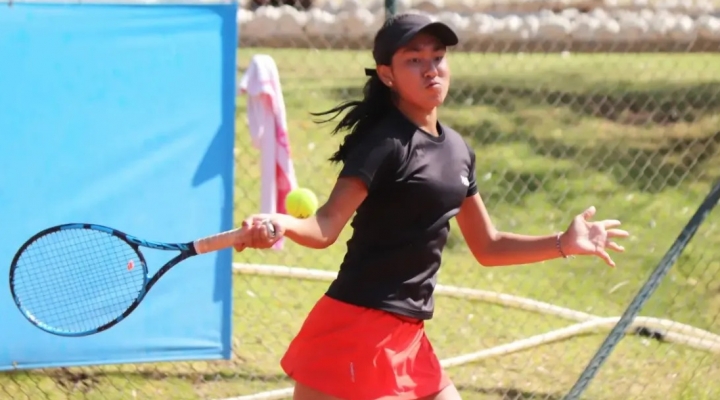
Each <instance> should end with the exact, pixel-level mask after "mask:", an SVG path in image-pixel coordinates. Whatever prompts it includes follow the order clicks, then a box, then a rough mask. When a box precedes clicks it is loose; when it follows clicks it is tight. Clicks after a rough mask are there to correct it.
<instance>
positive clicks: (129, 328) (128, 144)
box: [0, 4, 237, 370]
mask: <svg viewBox="0 0 720 400" xmlns="http://www.w3.org/2000/svg"><path fill="white" fill-rule="evenodd" d="M236 12H237V6H236V5H235V4H228V5H187V6H183V5H174V6H167V5H142V6H134V5H80V4H76V5H62V4H14V5H12V7H8V6H2V7H0V224H1V225H2V229H1V230H0V276H4V277H6V278H4V279H5V282H6V283H5V284H3V285H0V370H2V369H14V368H37V367H46V366H74V365H91V364H109V363H121V362H148V361H168V360H185V359H218V358H229V357H230V354H231V341H230V332H231V327H230V321H231V251H230V250H226V251H222V252H218V253H214V254H209V255H203V256H198V257H194V258H192V259H190V260H187V261H185V262H183V263H181V264H179V265H177V266H176V267H175V268H174V269H173V270H171V271H170V272H169V273H168V274H167V275H165V276H164V277H163V278H162V279H161V280H160V281H159V282H158V284H157V285H155V287H154V288H153V289H152V290H151V291H150V293H148V296H147V297H146V298H145V300H144V301H143V302H142V303H141V304H140V306H139V307H138V309H137V310H136V311H135V312H134V313H133V314H131V315H130V316H129V317H128V318H127V319H126V320H124V321H123V322H121V323H120V324H119V325H117V326H116V327H114V328H111V329H110V330H108V331H105V332H102V333H100V334H97V335H93V336H87V337H81V338H63V337H58V336H54V335H51V334H48V333H45V332H44V331H41V330H39V329H37V328H35V327H34V326H33V325H32V324H30V323H29V322H28V321H27V320H25V318H24V317H23V316H22V315H21V314H20V312H19V311H18V310H17V309H16V308H15V305H14V303H13V300H12V298H11V295H10V291H9V287H8V284H7V276H8V271H9V267H10V263H11V260H12V258H13V256H14V254H15V252H16V251H17V249H18V248H19V247H20V246H21V245H22V243H23V242H24V241H26V240H27V239H28V238H30V236H32V235H33V234H34V233H36V232H38V231H40V230H42V229H44V228H47V227H50V226H54V225H57V224H62V223H69V222H91V223H97V224H102V225H107V226H111V227H113V228H116V229H119V230H121V231H124V232H127V233H129V234H132V235H135V236H139V237H141V238H143V239H148V240H155V241H161V242H186V241H190V240H193V239H196V238H198V237H201V236H204V235H209V234H213V233H217V232H220V231H223V230H227V229H230V228H232V195H233V194H232V188H233V151H232V150H233V145H234V140H233V139H234V107H235V104H234V103H235V89H234V88H235V51H236V44H237V25H236V20H235V18H236ZM143 252H144V253H145V254H146V256H147V258H148V267H149V269H150V274H151V275H152V274H153V273H154V272H155V271H156V270H157V269H158V268H159V267H160V266H162V264H163V263H164V262H165V261H167V260H168V259H170V258H171V257H173V256H174V255H175V253H168V252H162V251H156V250H143Z"/></svg>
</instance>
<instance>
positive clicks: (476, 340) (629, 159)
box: [0, 49, 720, 400]
mask: <svg viewBox="0 0 720 400" xmlns="http://www.w3.org/2000/svg"><path fill="white" fill-rule="evenodd" d="M254 53H267V54H270V55H272V56H273V57H274V58H275V60H276V62H277V63H278V66H279V68H280V74H281V77H282V84H283V89H284V94H285V101H286V106H287V111H288V122H289V127H290V135H291V146H292V151H293V159H294V162H295V168H296V171H297V175H298V179H299V182H300V184H301V185H302V186H306V187H309V188H311V189H312V190H314V191H315V192H316V193H317V194H318V196H319V197H320V199H321V200H323V199H325V198H326V196H327V195H328V193H329V191H330V189H331V187H332V184H333V180H334V176H335V174H336V173H337V167H336V166H332V165H330V164H329V163H327V162H326V161H325V160H326V159H327V157H328V156H329V155H330V154H331V153H332V151H333V150H334V149H335V147H336V146H337V143H338V139H337V138H333V137H330V136H329V127H327V126H317V125H315V124H313V123H312V121H311V118H310V116H309V115H308V112H310V111H318V110H323V109H326V108H328V107H330V106H331V105H333V104H335V103H336V102H337V101H339V100H341V99H344V98H347V97H348V96H357V95H358V94H359V88H360V85H361V84H362V80H363V76H362V68H363V67H365V66H368V65H370V57H369V56H368V54H366V53H365V52H362V53H357V52H351V51H332V52H331V51H323V52H318V51H312V50H276V49H248V50H241V51H240V52H239V62H240V65H241V66H246V65H247V63H248V61H249V58H250V57H251V55H252V54H254ZM452 67H453V89H452V91H451V96H450V98H449V100H448V102H447V104H446V107H445V108H444V109H443V110H442V112H441V117H442V119H443V120H444V121H445V122H446V123H448V124H450V125H451V126H453V127H455V128H456V129H457V130H458V131H460V132H461V133H463V134H464V135H466V137H467V140H468V141H469V142H470V143H471V144H472V146H473V147H474V148H475V149H476V151H477V155H478V158H477V159H478V165H477V173H478V177H479V185H480V191H481V193H482V195H483V197H484V198H485V200H486V202H487V204H488V207H489V209H490V211H491V214H492V217H493V220H494V222H495V224H496V225H497V226H498V227H499V228H500V229H503V230H511V231H516V232H522V233H530V234H546V233H551V232H555V231H558V230H561V229H564V228H565V227H566V225H567V224H568V223H569V221H570V218H571V217H572V216H573V215H575V214H576V213H579V212H580V211H582V210H583V209H584V208H585V207H587V206H589V205H595V206H597V207H598V210H599V213H598V214H599V215H598V218H620V219H621V220H623V222H624V226H625V228H627V229H628V230H630V231H631V233H632V237H631V238H630V239H628V240H627V241H626V243H624V244H625V245H626V247H627V250H628V251H627V253H625V254H620V255H615V256H614V258H615V260H616V262H617V264H618V268H616V269H609V268H607V267H606V266H604V265H603V264H602V263H601V262H600V261H599V260H595V259H589V258H576V259H572V260H558V261H553V262H546V263H542V264H537V265H532V266H517V267H508V268H493V269H489V268H483V267H481V266H479V265H477V263H476V262H475V261H474V260H473V259H472V256H471V255H470V254H469V252H468V250H467V248H466V246H465V244H464V243H463V240H462V237H461V236H460V235H459V232H458V230H457V229H456V227H455V226H453V231H452V233H451V238H450V241H449V243H448V247H447V250H446V252H445V258H444V263H443V267H442V269H441V276H440V282H441V283H443V284H448V285H458V286H464V287H473V288H479V289H485V290H494V291H499V292H503V293H510V294H515V295H520V296H526V297H530V298H533V299H537V300H542V301H547V302H550V303H553V304H556V305H560V306H564V307H568V308H572V309H575V310H578V311H584V312H589V313H593V314H596V315H600V316H617V315H619V314H620V313H622V312H623V310H624V309H625V307H626V306H627V304H628V303H629V302H630V300H631V299H632V297H633V296H634V295H635V293H636V292H637V290H638V289H639V287H640V285H642V283H643V282H644V281H645V279H646V278H647V276H648V275H649V273H650V271H651V270H652V269H653V268H655V266H656V265H657V263H658V261H659V260H660V258H661V257H662V256H663V254H664V252H665V251H666V250H667V249H668V247H669V246H670V244H671V243H672V241H673V240H674V239H675V237H676V236H677V234H678V233H679V231H680V229H681V228H682V227H683V225H684V224H685V223H686V222H687V220H688V219H689V217H690V216H691V215H692V213H693V212H694V210H695V208H696V207H697V205H698V204H699V202H700V201H701V199H702V198H703V196H704V195H705V194H706V192H707V191H708V189H709V185H710V184H711V182H712V181H713V180H714V179H715V178H717V177H718V175H720V159H719V158H718V154H717V147H718V143H719V142H720V138H719V137H720V133H718V130H719V129H720V128H719V127H720V117H719V114H718V110H719V109H720V95H719V94H718V92H720V56H713V55H701V54H696V55H583V56H570V57H561V56H559V55H483V54H453V55H452ZM238 104H239V106H238V110H237V132H238V134H237V143H236V146H237V150H238V154H237V159H236V161H237V170H236V180H237V184H236V190H237V193H236V204H235V205H236V214H235V218H236V220H237V221H239V220H240V219H242V218H243V217H245V216H247V215H248V214H250V213H252V212H255V211H256V210H257V207H258V206H257V204H258V202H259V194H258V193H259V182H258V178H259V171H258V156H259V154H258V152H257V150H256V149H254V148H252V147H251V145H250V140H249V133H248V131H247V127H246V124H245V117H246V115H245V110H244V104H245V101H244V99H240V100H239V102H238ZM718 223H720V215H718V213H715V215H711V216H710V217H709V219H708V221H707V222H706V223H705V224H704V226H703V227H702V228H701V230H700V232H699V233H698V234H697V236H696V238H695V239H694V240H693V242H692V243H691V245H690V247H689V249H688V250H687V251H686V252H685V254H684V255H683V256H682V257H681V259H680V260H679V262H678V264H677V265H676V266H675V267H674V268H673V269H672V271H671V272H670V273H669V275H668V276H667V277H666V279H665V280H664V281H663V283H662V284H661V286H660V287H659V288H658V290H657V292H656V294H655V295H654V296H653V297H652V298H651V300H650V301H649V302H648V304H647V305H646V307H645V308H644V310H643V312H642V315H645V316H654V317H658V318H666V319H671V320H675V321H678V322H682V323H686V324H691V325H694V326H696V327H699V328H702V329H706V330H710V331H713V332H716V333H719V334H720V318H719V317H718V316H719V315H720V264H719V263H718V261H717V260H718V256H720V251H719V250H717V249H718V247H717V246H718V245H720V235H718V234H717V230H718ZM349 233H350V232H349V230H346V231H345V232H344V233H343V236H342V238H341V240H339V241H338V242H337V243H336V244H335V245H334V246H332V247H331V248H329V249H327V250H323V251H318V250H309V249H304V248H300V247H299V246H297V245H295V244H293V243H289V244H287V247H286V249H285V250H283V251H281V252H254V251H247V252H244V253H241V254H238V255H236V257H235V260H236V261H238V262H247V263H266V264H283V265H290V266H301V267H306V268H319V269H324V270H331V271H334V270H336V269H337V266H338V264H339V263H340V260H341V258H342V256H343V251H344V241H345V240H346V239H347V238H348V236H349ZM234 285H235V286H234V287H235V302H234V313H235V316H236V318H235V325H234V349H235V356H234V357H233V359H232V360H231V361H223V362H210V363H206V362H195V363H174V364H147V365H127V366H108V367H102V368H77V369H71V370H70V371H47V372H45V373H40V372H37V373H25V372H21V373H20V372H18V373H11V374H4V375H0V398H12V399H26V398H31V399H42V398H47V399H66V398H70V399H130V398H138V399H152V400H154V399H167V398H172V399H197V398H212V399H214V398H221V397H230V396H237V395H243V394H252V393H257V392H259V391H263V390H270V389H277V388H282V387H287V386H289V384H290V382H289V381H287V380H286V379H285V377H284V376H283V375H282V374H281V372H280V369H279V366H278V361H279V358H280V357H281V355H282V353H283V350H284V348H285V346H286V345H287V343H288V342H289V340H290V338H291V337H292V335H293V334H294V333H295V331H296V330H297V329H298V328H299V326H300V323H301V322H302V319H303V317H304V315H305V313H306V312H307V311H308V310H309V309H310V307H311V306H312V304H313V302H314V301H315V300H316V299H317V298H318V297H319V296H320V295H321V294H322V293H323V290H324V289H325V287H326V286H327V283H323V282H309V281H296V280H290V279H271V278H266V277H250V276H244V275H236V276H235V277H234ZM571 323H572V322H569V321H565V320H560V319H558V318H555V317H548V316H546V315H543V314H534V313H529V312H526V311H520V310H515V309H509V308H504V307H500V306H495V305H489V304H485V303H478V302H472V301H468V300H460V299H450V298H446V297H439V298H438V300H437V314H436V318H435V319H434V320H432V321H431V322H429V323H428V331H429V335H430V336H431V339H432V340H433V343H434V345H435V347H436V350H437V352H438V353H439V355H440V356H441V357H443V358H447V357H452V356H455V355H460V354H464V353H469V352H474V351H478V350H482V349H487V348H490V347H493V346H497V345H501V344H505V343H509V342H512V341H514V340H519V339H523V338H526V337H529V336H532V335H536V334H540V333H544V332H548V331H551V330H553V329H558V328H562V327H565V326H568V325H570V324H571ZM605 334H606V332H598V333H596V334H592V335H584V336H581V337H574V338H571V339H568V340H566V341H562V342H558V343H554V344H551V345H546V346H541V347H536V348H533V349H530V350H527V351H523V352H519V353H515V354H512V355H509V356H501V357H496V358H489V359H485V360H483V361H480V362H476V363H472V364H468V365H465V366H461V367H454V368H452V369H450V370H449V372H450V374H451V376H452V378H453V380H454V382H455V383H456V385H457V386H458V387H459V388H460V389H461V392H462V394H463V398H465V399H529V398H537V399H557V398H559V397H560V396H561V395H563V394H564V393H565V392H566V391H567V390H568V389H569V388H570V386H571V385H572V383H573V382H574V381H575V379H576V378H577V376H578V375H579V373H580V372H581V370H582V369H583V368H584V367H585V365H586V364H587V362H588V360H589V359H590V357H591V356H592V355H593V354H594V352H595V350H596V349H597V347H598V346H599V345H600V343H601V341H602V340H603V339H604V337H605ZM718 357H719V356H718V355H713V354H710V353H706V352H703V351H698V350H693V349H691V348H688V347H684V346H681V345H676V344H669V343H660V342H657V341H651V340H649V339H646V338H641V337H636V336H629V337H627V338H626V339H624V340H623V341H622V342H621V344H620V345H619V346H618V347H617V349H616V350H615V352H614V353H613V355H612V356H611V357H610V359H609V360H608V362H607V364H606V365H605V367H604V368H603V369H602V370H601V372H600V373H599V375H598V376H597V378H596V380H595V381H594V382H593V384H592V385H591V387H590V388H589V390H588V392H587V393H586V398H587V399H598V400H599V399H607V400H616V399H660V398H666V399H673V400H675V399H677V400H680V399H683V400H684V399H688V400H689V399H693V400H702V399H717V398H720V381H719V380H718V379H717V377H718V376H720V375H718V374H720V359H719V358H718Z"/></svg>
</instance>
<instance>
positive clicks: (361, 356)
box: [280, 296, 451, 400]
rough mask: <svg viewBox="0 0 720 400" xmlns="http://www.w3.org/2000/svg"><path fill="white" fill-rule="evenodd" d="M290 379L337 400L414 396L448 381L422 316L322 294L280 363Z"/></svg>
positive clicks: (428, 391) (431, 390)
mask: <svg viewBox="0 0 720 400" xmlns="http://www.w3.org/2000/svg"><path fill="white" fill-rule="evenodd" d="M280 365H281V366H282V368H283V370H284V371H285V373H286V374H287V375H288V376H290V377H291V378H292V379H294V380H295V381H296V382H298V383H301V384H303V385H305V386H308V387H310V388H312V389H315V390H317V391H320V392H322V393H325V394H328V395H331V396H334V397H339V398H341V399H343V400H380V399H383V400H384V399H396V400H404V399H408V400H409V399H417V398H420V397H424V396H429V395H432V394H434V393H437V392H440V391H441V390H443V389H444V388H445V387H447V386H449V385H450V383H451V382H450V379H449V378H448V376H447V375H446V374H445V371H444V370H443V369H442V367H441V366H440V361H439V360H438V358H437V356H436V355H435V352H434V351H433V348H432V345H431V344H430V341H429V340H428V338H427V336H426V335H425V329H424V323H423V321H422V320H416V319H412V318H407V317H402V316H397V315H395V314H391V313H388V312H385V311H380V310H375V309H370V308H364V307H358V306H355V305H351V304H348V303H344V302H341V301H338V300H335V299H332V298H330V297H328V296H323V297H322V298H321V299H320V300H319V301H318V302H317V304H315V307H313V309H312V310H311V311H310V314H309V315H308V317H307V319H306V320H305V322H304V323H303V325H302V327H301V328H300V332H299V333H298V334H297V336H296V337H295V338H294V339H293V340H292V342H291V343H290V346H289V348H288V349H287V352H286V353H285V355H284V356H283V358H282V361H281V362H280Z"/></svg>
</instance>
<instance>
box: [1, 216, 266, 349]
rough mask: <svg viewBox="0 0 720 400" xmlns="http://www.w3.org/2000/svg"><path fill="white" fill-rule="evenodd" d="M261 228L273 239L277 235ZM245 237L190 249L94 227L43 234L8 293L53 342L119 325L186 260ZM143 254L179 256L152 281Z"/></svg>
mask: <svg viewBox="0 0 720 400" xmlns="http://www.w3.org/2000/svg"><path fill="white" fill-rule="evenodd" d="M265 224H266V226H267V228H268V230H269V232H270V235H271V236H274V235H275V228H274V226H273V225H272V223H270V222H269V221H265ZM246 234H247V231H246V230H245V229H242V228H240V229H235V230H231V231H227V232H223V233H220V234H217V235H213V236H209V237H206V238H202V239H198V240H196V241H194V242H188V243H161V242H151V241H148V240H144V239H140V238H138V237H135V236H132V235H128V234H126V233H124V232H121V231H118V230H117V229H113V228H108V227H106V226H102V225H95V224H64V225H58V226H54V227H52V228H48V229H45V230H43V231H41V232H39V233H37V234H35V235H34V236H33V237H31V238H30V239H29V240H28V241H27V242H25V243H24V244H23V245H22V246H21V247H20V249H18V251H17V253H16V254H15V257H14V258H13V260H12V264H11V265H10V293H11V294H12V297H13V299H14V301H15V305H16V306H17V307H18V309H19V310H20V312H21V313H22V314H23V316H25V318H27V320H28V321H30V322H31V323H32V324H34V325H35V326H37V327H38V328H40V329H42V330H44V331H46V332H49V333H51V334H54V335H58V336H70V337H75V336H87V335H92V334H96V333H99V332H102V331H104V330H106V329H108V328H110V327H112V326H114V325H116V324H118V323H119V322H120V321H122V320H123V319H125V318H126V317H127V316H128V315H130V313H132V312H133V311H134V310H135V309H136V308H137V306H138V305H139V304H140V302H141V301H142V300H143V299H144V298H145V296H146V295H147V293H148V291H149V290H150V289H151V288H152V287H153V286H154V285H155V283H157V281H158V280H159V279H160V278H161V277H162V276H163V275H165V274H166V273H167V272H168V271H169V270H170V269H171V268H172V267H174V266H175V265H177V264H178V263H180V262H181V261H183V260H186V259H188V258H190V257H193V256H196V255H199V254H204V253H209V252H213V251H217V250H222V249H226V248H229V247H232V246H233V244H235V243H236V242H238V241H241V240H242V237H243V236H244V235H246ZM141 248H150V249H157V250H168V251H179V252H180V254H178V255H176V256H175V257H174V258H172V259H171V260H170V261H168V262H166V263H165V265H163V266H162V267H161V268H160V269H159V270H158V271H157V272H156V273H155V274H154V275H153V276H152V277H151V278H148V268H147V264H146V262H145V257H144V256H143V253H142V251H141Z"/></svg>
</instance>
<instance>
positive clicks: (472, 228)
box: [456, 193, 562, 267]
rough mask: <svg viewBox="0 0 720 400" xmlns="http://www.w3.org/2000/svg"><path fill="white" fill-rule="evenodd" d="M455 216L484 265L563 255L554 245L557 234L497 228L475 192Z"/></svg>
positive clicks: (525, 262)
mask: <svg viewBox="0 0 720 400" xmlns="http://www.w3.org/2000/svg"><path fill="white" fill-rule="evenodd" d="M456 220H457V222H458V225H459V226H460V231H461V232H462V234H463V237H464V238H465V242H466V243H467V244H468V247H469V248H470V251H471V252H472V254H473V256H474V257H475V259H476V260H477V261H478V262H479V263H480V264H482V265H484V266H486V267H494V266H503V265H518V264H530V263H535V262H540V261H545V260H551V259H555V258H559V257H562V254H561V253H560V251H559V250H558V248H557V235H546V236H529V235H520V234H516V233H508V232H500V231H498V230H497V229H496V228H495V226H494V225H493V223H492V220H491V219H490V215H489V214H488V211H487V208H486V207H485V204H484V203H483V200H482V198H481V197H480V195H479V194H477V193H475V194H474V195H472V196H469V197H467V198H465V201H463V204H462V206H461V207H460V212H459V213H458V215H457V217H456ZM561 242H562V238H561ZM561 245H562V243H561Z"/></svg>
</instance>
